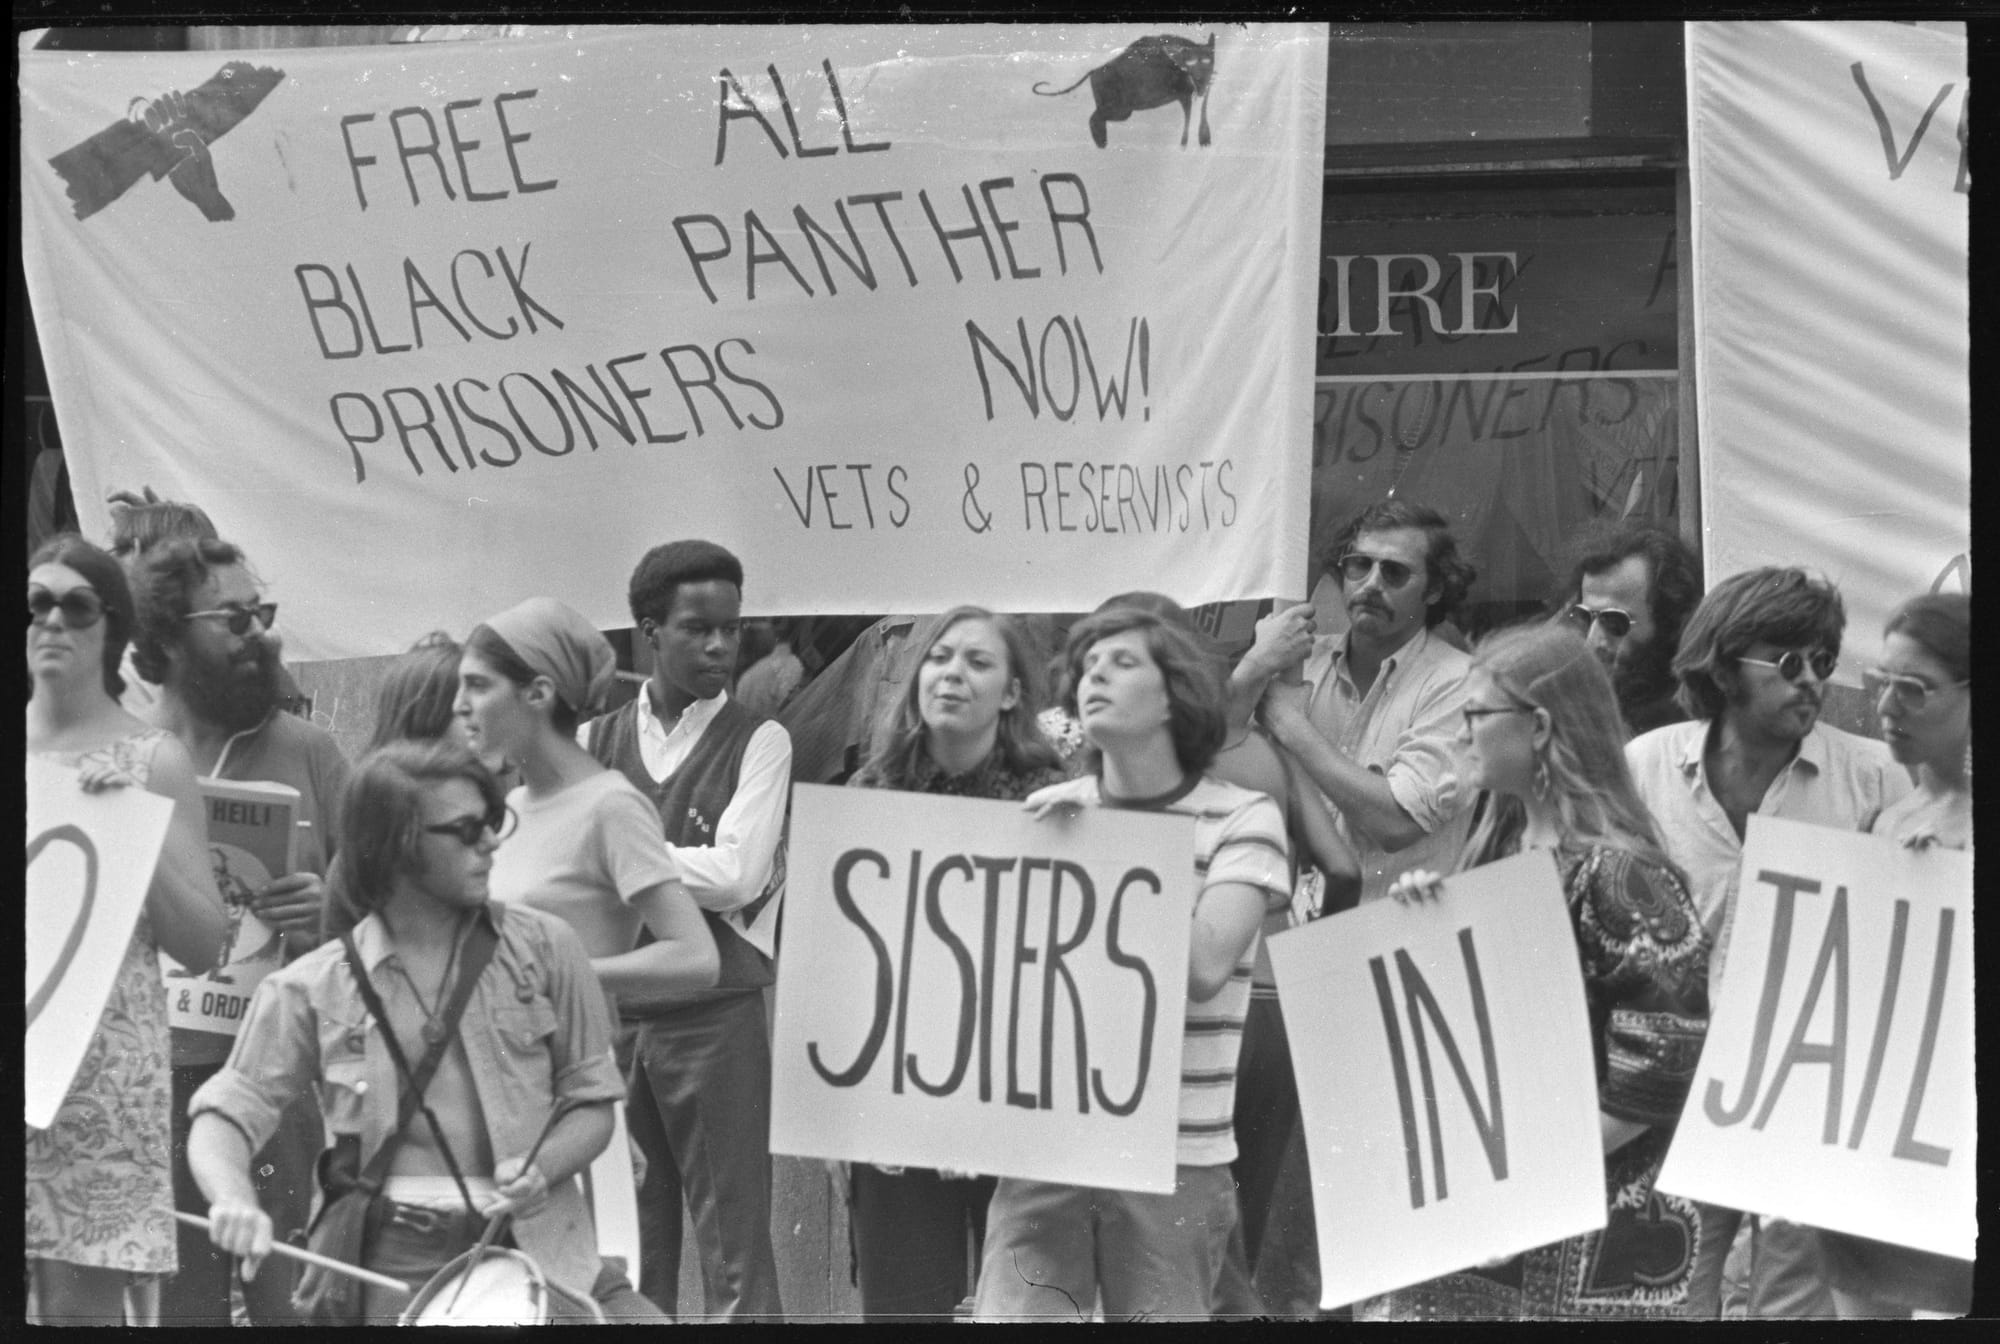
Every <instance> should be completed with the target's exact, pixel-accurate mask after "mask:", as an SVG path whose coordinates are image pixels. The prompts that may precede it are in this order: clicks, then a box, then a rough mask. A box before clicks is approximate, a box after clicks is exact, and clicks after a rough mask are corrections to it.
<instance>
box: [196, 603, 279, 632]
mask: <svg viewBox="0 0 2000 1344" xmlns="http://www.w3.org/2000/svg"><path fill="white" fill-rule="evenodd" d="M203 617H210V618H214V619H217V620H221V621H224V622H226V623H227V624H228V626H229V633H230V634H232V635H247V634H249V633H250V622H251V620H252V619H253V618H254V619H255V620H256V622H257V624H259V625H261V626H263V627H264V628H265V629H266V630H269V629H270V628H271V623H272V622H273V621H275V620H277V619H278V604H277V603H276V602H258V603H256V604H254V605H251V606H234V605H232V606H227V607H217V608H215V609H214V610H213V611H191V612H189V613H188V614H187V618H188V619H189V620H190V621H194V620H200V619H202V618H203Z"/></svg>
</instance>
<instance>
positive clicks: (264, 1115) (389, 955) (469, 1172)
mask: <svg viewBox="0 0 2000 1344" xmlns="http://www.w3.org/2000/svg"><path fill="white" fill-rule="evenodd" d="M505 816H506V810H505V805H504V803H503V801H502V798H501V794H500V791H499V788H498V786H497V785H496V784H495V783H494V780H493V777H492V776H491V775H490V774H489V773H488V772H487V771H486V769H485V767H483V766H482V765H480V764H479V762H478V761H477V760H476V759H475V758H474V757H473V756H472V755H471V754H470V753H469V752H467V751H466V750H465V749H464V748H462V747H459V746H456V745H452V744H448V743H398V744H396V745H394V746H391V747H386V748H384V749H383V750H381V751H379V752H376V753H375V754H374V755H372V756H370V757H369V758H368V759H367V760H365V761H363V762H362V764H361V765H360V766H359V767H358V769H357V770H356V771H355V775H354V779H353V782H352V784H351V785H350V786H349V788H348V791H347V798H346V806H345V809H344V812H343V817H342V830H343V835H342V849H343V851H344V852H345V853H346V854H347V855H348V856H350V857H351V858H352V859H353V860H354V862H353V864H352V865H351V867H349V868H348V870H347V871H346V873H345V874H344V877H343V881H342V884H341V885H342V889H341V891H340V892H338V893H337V894H336V899H340V900H344V901H348V902H350V903H351V904H352V906H353V907H354V913H356V914H357V915H360V916H362V917H361V918H360V919H359V922H358V923H357V924H356V925H355V927H354V933H353V938H354V943H355V947H356V950H357V951H358V952H359V953H360V958H361V962H362V964H363V966H364V967H365V968H366V970H367V972H368V977H369V980H370V981H371V982H372V983H373V985H374V987H375V991H376V993H377V995H379V996H380V999H381V1001H382V1006H383V1008H384V1010H385V1011H386V1012H387V1013H388V1016H389V1022H388V1024H387V1026H388V1028H389V1029H391V1030H393V1031H394V1032H395V1033H396V1039H397V1040H398V1042H400V1043H401V1045H402V1049H403V1053H404V1055H405V1057H406V1058H407V1059H408V1060H409V1061H410V1063H411V1067H413V1068H414V1067H416V1061H417V1060H419V1059H421V1058H422V1057H423V1055H424V1054H425V1052H426V1051H427V1049H428V1046H429V1041H430V1039H431V1037H432V1036H433V1035H435V1034H436V1033H437V1032H438V1031H439V1030H441V1029H442V1027H443V1024H442V1023H441V1022H440V1021H439V1020H438V1019H440V1018H441V1017H442V1016H444V1015H445V1006H446V1005H447V1004H448V1003H449V1002H450V1000H451V997H452V991H453V989H454V987H455V979H454V973H455V972H457V971H458V969H459V965H460V962H461V960H462V957H463V949H464V946H465V943H466V936H467V934H468V933H470V932H471V931H472V929H473V926H474V923H475V922H476V921H482V920H483V921H486V922H487V923H488V924H489V925H490V927H491V928H492V930H493V931H494V933H495V934H496V935H497V936H498V939H499V942H498V946H497V947H496V948H495V950H494V952H493V958H492V960H491V962H490V963H489V964H488V965H487V967H486V969H485V971H484V972H483V973H482V974H481V975H480V977H479V979H478V980H477V981H476V982H475V984H474V986H473V989H472V992H471V997H470V998H469V999H468V1000H467V1001H466V1006H465V1010H464V1013H463V1015H462V1016H461V1017H460V1019H459V1021H458V1024H457V1028H456V1031H455V1032H454V1033H453V1037H454V1039H453V1040H452V1043H451V1044H450V1045H448V1046H447V1047H446V1049H445V1051H444V1054H443V1058H442V1062H441V1063H440V1064H439V1066H438V1070H437V1073H436V1075H435V1076H434V1077H433V1078H432V1079H431V1082H430V1085H429V1087H428V1088H427V1090H426V1092H425V1095H424V1101H425V1103H426V1104H427V1105H428V1107H429V1109H430V1110H431V1111H432V1113H433V1114H435V1116H436V1117H437V1122H438V1124H437V1128H438V1130H439V1131H441V1132H442V1135H443V1143H444V1144H445V1145H448V1147H449V1150H450V1153H451V1156H452V1161H451V1162H448V1161H447V1159H446V1156H445V1151H444V1148H443V1147H441V1146H440V1140H439V1137H438V1135H437V1134H434V1133H433V1132H432V1128H431V1126H430V1125H429V1124H428V1123H427V1122H426V1121H425V1119H424V1117H423V1115H422V1113H421V1112H419V1113H418V1114H417V1115H416V1116H413V1117H412V1119H411V1122H410V1124H409V1126H408V1128H407V1129H406V1130H405V1131H404V1132H403V1136H402V1139H401V1141H400V1146H399V1147H398V1148H397V1149H396V1150H395V1155H394V1157H393V1159H392V1160H391V1162H390V1165H389V1169H388V1176H387V1180H386V1182H385V1184H384V1186H383V1189H382V1192H381V1195H380V1196H379V1198H380V1200H381V1201H382V1204H381V1207H380V1208H379V1209H378V1210H376V1216H375V1217H373V1218H371V1219H370V1221H369V1226H370V1228H371V1229H372V1231H371V1234H370V1236H369V1237H368V1240H367V1242H366V1244H365V1245H364V1246H363V1251H362V1264H363V1266H364V1267H366V1268H369V1269H373V1270H376V1271H378V1272H380V1273H384V1274H388V1275H390V1276H392V1277H395V1278H399V1279H402V1280H403V1281H404V1282H405V1283H407V1284H409V1285H410V1287H411V1289H412V1290H415V1289H417V1288H419V1287H421V1286H422V1285H423V1284H424V1283H425V1282H426V1281H427V1280H428V1279H430V1278H431V1277H433V1276H434V1275H435V1274H436V1273H437V1272H438V1271H439V1270H440V1269H442V1268H443V1267H444V1265H446V1264H447V1263H449V1262H450V1261H451V1260H452V1259H453V1258H454V1257H456V1256H458V1255H460V1254H461V1253H463V1252H464V1251H466V1250H467V1249H469V1248H470V1247H471V1246H472V1245H473V1244H474V1243H475V1242H476V1241H478V1240H479V1237H480V1234H481V1233H482V1232H483V1231H484V1230H485V1224H486V1219H487V1218H488V1217H491V1216H493V1215H495V1214H498V1213H501V1212H507V1211H511V1212H512V1213H513V1214H514V1216H515V1221H514V1225H513V1230H512V1240H513V1242H514V1244H515V1245H516V1246H518V1247H519V1249H521V1250H522V1251H525V1252H526V1253H527V1254H528V1255H529V1256H530V1257H532V1258H533V1259H534V1260H535V1261H536V1263H537V1265H538V1266H539V1267H540V1268H541V1270H542V1272H543V1274H544V1275H546V1276H547V1278H548V1279H549V1280H550V1281H551V1282H552V1283H553V1284H555V1285H558V1286H560V1287H562V1288H563V1289H565V1290H566V1291H567V1292H569V1293H570V1294H571V1295H572V1296H575V1297H582V1296H589V1297H594V1298H595V1299H596V1300H597V1302H598V1303H599V1304H600V1305H601V1306H602V1307H603V1308H604V1309H605V1312H606V1314H607V1315H613V1316H620V1317H633V1318H645V1317H651V1318H653V1319H656V1320H657V1319H658V1317H659V1313H658V1311H657V1309H656V1308H654V1307H653V1306H652V1305H651V1304H650V1303H648V1302H647V1301H646V1300H645V1299H644V1298H642V1297H640V1296H639V1294H638V1293H636V1292H634V1291H633V1290H632V1288H631V1286H630V1285H629V1284H628V1283H627V1282H626V1281H625V1279H624V1276H623V1275H621V1274H620V1273H618V1272H617V1271H616V1270H615V1269H613V1268H610V1267H607V1266H606V1265H604V1264H603V1263H602V1262H601V1261H600V1260H599V1258H598V1255H597V1250H596V1236H595V1234H594V1231H593V1228H592V1224H591V1218H590V1211H589V1209H588V1207H587V1206H586V1204H585V1202H584V1197H583V1192H582V1190H581V1189H580V1187H579V1186H578V1183H577V1181H576V1175H577V1173H578V1172H580V1171H582V1170H583V1169H584V1168H585V1167H587V1166H588V1165H589V1164H590V1162H591V1160H592V1159H593V1158H595V1157H596V1156H597V1155H598V1154H599V1153H600V1152H602V1151H603V1149H604V1147H605V1145H606V1144H607V1143H608V1142H609V1141H610V1138H611V1133H612V1123H613V1118H612V1103H613V1102H614V1101H616V1100H618V1099H619V1098H621V1097H622V1096H623V1095H624V1091H625V1089H624V1084H623V1082H622V1080H621V1079H620V1078H619V1076H618V1071H617V1067H616V1065H615V1064H614V1063H613V1062H612V1057H611V1034H610V1023H609V1020H608V1014H607V1011H606V1009H605V1006H604V994H603V991H602V990H601V989H600V988H599V986H598V984H597V980H596V977H594V976H593V975H592V974H591V971H590V964H589V961H588V959H587V958H586V957H585V955H584V952H583V948H582V945H581V944H579V943H578V942H577V940H576V936H575V934H573V933H572V932H571V931H570V929H569V927H568V926H567V925H565V924H564V923H563V922H562V921H560V920H558V919H555V918H553V917H551V916H547V915H543V914H541V913H539V912H537V911H534V910H531V909H528V908H527V907H525V906H519V905H500V904H497V903H493V902H490V901H488V899H487V891H486V878H487V872H488V870H489V869H490V868H491V866H492V859H493V851H494V849H495V848H496V847H497V845H498V843H499V841H498V839H497V834H498V832H499V830H500V829H501V826H502V824H503V822H504V819H505ZM383 1030H384V1024H382V1023H380V1022H378V1021H376V1020H375V1018H374V1015H373V1014H372V1013H370V1011H369V1010H368V1007H367V1005H366V1003H365V1002H364V1001H363V998H362V995H361V992H360V989H359V986H358V984H357V982H356V980H355V977H354V975H353V972H352V970H351V968H350V967H349V965H348V962H347V959H346V954H345V950H344V948H343V946H342V945H341V944H340V943H338V942H331V943H328V944H326V945H324V946H322V947H320V948H318V949H316V950H315V951H313V952H311V953H308V954H307V955H306V956H303V957H301V958H299V960H297V961H295V962H293V963H292V964H291V965H290V966H287V967H285V968H284V969H282V970H280V971H278V972H275V973H273V974H272V975H271V976H270V977H269V978H267V979H266V980H265V981H264V982H263V984H261V985H260V986H258V989H257V993H256V997H255V998H254V999H253V1000H252V1002H251V1006H250V1011H249V1015H248V1018H247V1020H246V1021H245V1022H244V1025H243V1030H242V1033H241V1034H240V1035H239V1036H238V1037H237V1038H236V1046H235V1050H234V1052H233V1053H232V1054H231V1055H230V1057H229V1062H228V1063H227V1064H226V1065H224V1066H223V1068H222V1070H221V1071H220V1072H219V1073H217V1074H216V1075H215V1076H214V1077H213V1078H211V1079H210V1080H209V1081H208V1082H207V1083H205V1084H204V1085H203V1086H202V1088H201V1089H200V1091H198V1092H197V1093H196V1094H195V1096H194V1099H193V1100H192V1102H191V1103H190V1104H189V1110H190V1112H191V1113H192V1115H193V1117H194V1123H193V1129H192V1133H191V1135H190V1139H189V1161H190V1164H191V1165H192V1167H193V1169H194V1174H195V1179H196V1181H197V1182H199V1184H200V1186H201V1189H202V1192H203V1193H204V1194H205V1195H207V1196H208V1198H209V1200H210V1205H209V1217H210V1221H211V1224H212V1227H211V1236H212V1237H213V1239H214V1241H215V1243H216V1245H217V1246H219V1247H221V1248H222V1249H223V1250H225V1251H228V1252H230V1253H231V1254H234V1255H239V1256H242V1257H243V1258H244V1265H243V1270H244V1275H245V1277H246V1278H248V1277H252V1276H253V1275H254V1274H255V1272H256V1268H257V1264H258V1262H259V1261H260V1260H262V1259H263V1257H264V1256H265V1255H266V1254H267V1253H268V1252H269V1250H270V1246H271V1220H270V1218H269V1217H268V1216H267V1215H266V1214H265V1212H264V1211H263V1209H262V1208H260V1207H259V1205H258V1202H257V1194H256V1190H255V1187H254V1186H253V1184H252V1183H251V1179H250V1170H249V1168H250V1159H251V1154H253V1153H255V1152H256V1151H257V1150H258V1148H259V1147H260V1146H261V1145H262V1143H263V1141H264V1138H265V1136H266V1135H267V1134H268V1133H269V1132H270V1130H271V1127H272V1126H273V1125H275V1124H276V1122H277V1117H278V1115H279V1113H280V1112H281V1111H282V1110H283V1109H284V1107H285V1105H286V1103H287V1102H288V1101H289V1100H290V1099H291V1098H292V1097H294V1096H297V1095H299V1094H300V1093H301V1092H302V1091H303V1090H304V1089H305V1088H307V1087H308V1086H309V1085H311V1084H314V1083H317V1084H319V1088H320V1098H321V1102H320V1104H321V1109H322V1111H323V1113H324V1115H325V1119H326V1125H327V1128H328V1130H329V1131H330V1132H331V1133H332V1135H333V1137H334V1139H335V1141H336V1143H337V1142H339V1141H340V1140H342V1139H346V1138H349V1137H350V1136H351V1137H352V1140H353V1141H354V1142H356V1143H358V1146H359V1152H358V1157H359V1162H360V1164H361V1166H362V1167H365V1166H366V1164H367V1163H368V1162H369V1160H370V1159H371V1158H373V1156H374V1155H375V1153H376V1151H377V1150H378V1149H379V1148H380V1147H381V1145H382V1144H383V1142H384V1141H386V1140H387V1139H388V1138H389V1137H390V1135H391V1134H392V1132H393V1131H394V1130H395V1127H396V1115H397V1102H398V1097H399V1095H400V1093H401V1090H402V1084H401V1080H400V1079H399V1077H398V1072H397V1068H396V1065H395V1062H394V1060H393V1058H392V1057H391V1056H390V1054H389V1051H388V1049H387V1047H386V1046H385V1045H384V1043H383V1037H382V1032H383ZM559 1106H560V1107H562V1108H563V1110H562V1113H561V1115H560V1117H559V1118H557V1119H556V1120H555V1121H554V1123H553V1124H552V1125H551V1124H550V1116H551V1115H552V1114H554V1113H555V1112H556V1109H557V1108H558V1107H559ZM545 1127H547V1128H548V1133H547V1135H546V1137H543V1130H544V1128H545ZM538 1139H540V1146H539V1148H537V1140H538ZM531 1153H532V1156H533V1160H532V1161H529V1160H528V1158H529V1157H530V1155H531ZM452 1162H455V1163H456V1166H457V1169H458V1172H459V1173H460V1174H461V1175H463V1177H464V1178H465V1186H466V1188H467V1193H469V1194H470V1197H471V1199H472V1201H473V1203H474V1204H475V1205H476V1206H477V1211H476V1212H475V1210H474V1209H469V1208H467V1207H466V1202H465V1198H466V1196H465V1194H463V1193H461V1191H460V1187H459V1182H458V1180H456V1179H455V1178H454V1177H453V1175H452ZM403 1305H404V1302H403V1300H402V1299H401V1298H399V1297H398V1296H397V1295H395V1294H391V1293H388V1292H386V1291H384V1290H380V1289H376V1288H373V1287H370V1288H369V1289H368V1290H367V1292H366V1295H365V1296H364V1299H363V1305H362V1311H363V1316H364V1318H366V1319H369V1320H379V1319H384V1318H388V1319H393V1318H394V1316H395V1314H396V1313H397V1312H398V1311H400V1310H401V1308H402V1306H403ZM585 1310H586V1311H587V1308H585Z"/></svg>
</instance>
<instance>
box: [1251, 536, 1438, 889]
mask: <svg viewBox="0 0 2000 1344" xmlns="http://www.w3.org/2000/svg"><path fill="white" fill-rule="evenodd" d="M1328 562H1329V567H1330V568H1332V569H1333V570H1334V572H1335V573H1336V575H1337V576H1338V577H1339V580H1340V586H1341V596H1342V598H1343V600H1344V601H1345V603H1346V606H1347V617H1348V627H1347V632H1346V634H1345V635H1343V636H1339V637H1335V636H1329V635H1320V636H1317V637H1311V636H1310V633H1309V630H1310V626H1309V623H1301V621H1300V620H1299V619H1298V618H1299V614H1300V613H1299V609H1297V608H1293V609H1289V610H1281V611H1277V612H1273V613H1272V615H1270V616H1268V617H1266V618H1265V619H1264V620H1263V621H1260V622H1258V627H1257V641H1256V643H1255V644H1254V645H1253V646H1252V647H1251V650H1250V652H1249V653H1247V654H1245V655H1244V664H1245V665H1246V667H1247V668H1248V669H1250V670H1251V672H1253V673H1254V674H1257V675H1270V674H1273V673H1275V674H1276V675H1275V676H1273V677H1272V679H1271V681H1270V684H1269V685H1268V686H1267V687H1266V688H1265V690H1264V698H1263V704H1262V713H1263V716H1264V722H1265V724H1266V726H1267V727H1268V728H1269V729H1270V731H1271V735H1272V736H1273V737H1274V738H1275V739H1276V740H1277V742H1278V744H1279V745H1280V746H1282V747H1284V748H1285V750H1287V751H1289V752H1290V753H1291V754H1292V755H1293V757H1294V758H1296V759H1297V761H1298V763H1299V764H1300V766H1302V767H1303V768H1304V769H1305V772H1306V774H1307V775H1308V776H1310V777H1311V779H1312V781H1313V783H1315V784H1316V785H1318V786H1319V790H1320V792H1321V793H1323V794H1324V795H1325V796H1326V799H1327V801H1328V802H1329V803H1331V804H1332V805H1333V807H1334V808H1335V810H1336V812H1337V814H1338V817H1339V820H1340V824H1341V828H1342V830H1343V832H1344V834H1345V835H1346V837H1347V838H1348V840H1349V841H1350V842H1351V843H1352V844H1353V846H1354V848H1355V850H1356V852H1357V854H1358V855H1359V857H1360V860H1361V874H1362V885H1361V899H1362V900H1364V901H1368V900H1374V899H1376V898H1379V897H1381V896H1385V895H1387V894H1388V891H1389V887H1390V885H1391V884H1393V883H1394V882H1395V880H1396V878H1397V877H1398V876H1400V875H1401V874H1402V873H1403V872H1404V871H1406V870H1408V869H1411V868H1431V869H1433V870H1437V871H1445V870H1448V869H1449V868H1450V866H1451V865H1452V863H1453V861H1454V860H1455V859H1456V858H1457V855H1458V851H1459V849H1460V847H1461V846H1463V844H1464V843H1465V836H1466V830H1467V827H1468V825H1469V823H1470V820H1471V807H1470V803H1471V799H1470V797H1469V796H1468V795H1467V791H1466V790H1465V789H1463V788H1462V787H1461V786H1460V782H1459V778H1458V773H1457V764H1456V762H1457V755H1456V751H1455V748H1454V747H1453V745H1452V744H1453V739H1454V738H1455V736H1456V735H1457V733H1458V728H1459V718H1458V711H1459V708H1460V706H1462V705H1463V704H1464V703H1465V677H1466V672H1467V669H1468V668H1469V667H1470V663H1469V660H1468V659H1467V658H1466V656H1465V654H1464V653H1463V652H1461V651H1460V650H1458V649H1456V648H1454V647H1452V646H1451V645H1450V644H1448V643H1446V642H1445V640H1444V639H1443V638H1442V636H1441V635H1440V634H1439V633H1438V631H1437V627H1438V626H1439V625H1440V624H1442V623H1443V622H1444V621H1446V620H1447V619H1449V618H1450V617H1451V616H1452V614H1453V613H1454V612H1455V611H1456V610H1457V607H1458V604H1459V602H1460V601H1461V600H1462V599H1463V598H1464V596H1465V594H1466V591H1467V589H1469V588H1470V587H1471V586H1472V580H1473V578H1474V576H1475V571H1474V569H1473V568H1472V566H1471V565H1469V564H1467V563H1466V562H1465V561H1463V560H1461V559H1460V558H1459V554H1458V546H1457V543H1456V542H1455V541H1454V540H1453V538H1452V535H1451V529H1450V528H1449V527H1448V526H1447V525H1446V523H1445V520H1444V518H1443V517H1442V516H1441V515H1439V514H1438V513H1437V512H1436V511H1435V510H1433V509H1430V508H1427V507H1425V506H1424V505H1421V504H1415V503H1411V502H1410V501H1408V500H1400V499H1388V500H1384V501H1382V502H1381V503H1378V504H1375V505H1372V506H1370V507H1369V508H1368V509H1366V510H1364V511H1363V512H1362V513H1361V515H1360V516H1359V517H1357V518H1356V519H1355V520H1354V521H1353V522H1352V523H1350V524H1349V525H1348V526H1347V528H1346V529H1345V530H1344V531H1343V532H1342V534H1341V536H1340V537H1339V539H1338V540H1336V541H1335V543H1334V546H1333V549H1332V550H1331V552H1330V553H1329V556H1328ZM1302 632H1303V633H1302ZM1308 640H1309V642H1308Z"/></svg>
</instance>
